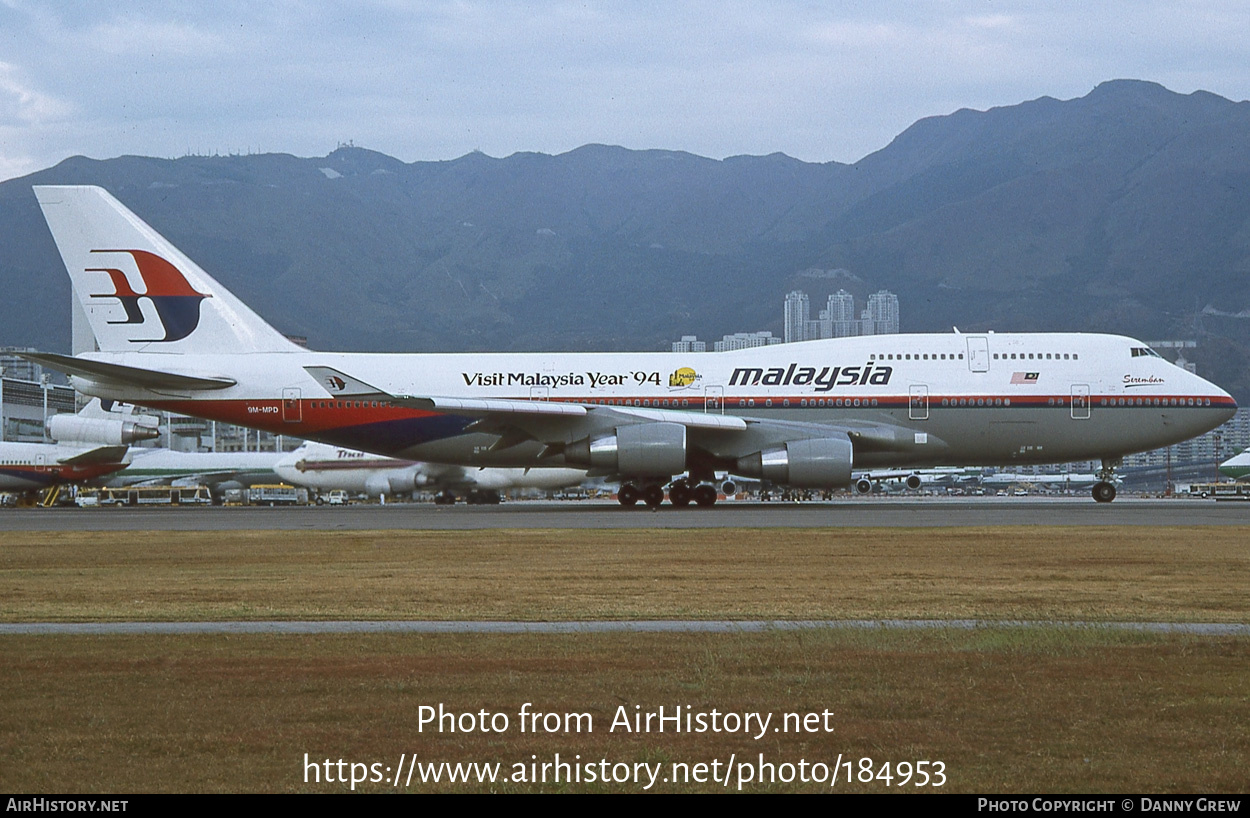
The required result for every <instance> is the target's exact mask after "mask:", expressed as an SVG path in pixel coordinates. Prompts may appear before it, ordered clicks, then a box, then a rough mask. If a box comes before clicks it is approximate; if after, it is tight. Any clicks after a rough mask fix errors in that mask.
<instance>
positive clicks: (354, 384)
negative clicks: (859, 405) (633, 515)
mask: <svg viewBox="0 0 1250 818" xmlns="http://www.w3.org/2000/svg"><path fill="white" fill-rule="evenodd" d="M305 370H306V371H307V372H308V373H309V374H310V375H312V376H313V377H314V378H316V379H317V382H318V383H320V384H321V385H322V386H323V387H324V388H325V389H326V391H327V392H328V393H329V394H330V395H332V396H334V397H343V398H351V399H353V400H354V399H361V400H366V399H368V400H380V401H387V402H389V403H392V404H394V405H398V406H407V407H412V408H416V409H423V410H425V411H433V412H445V413H447V414H452V415H462V416H467V417H470V418H474V420H473V421H472V422H471V423H470V424H468V426H467V427H466V431H470V432H481V433H485V434H491V435H495V436H497V439H496V440H495V442H494V443H492V444H491V446H490V451H492V452H501V451H503V450H506V449H510V448H512V447H515V446H519V445H523V444H525V445H531V444H533V443H535V442H537V443H539V444H541V445H542V447H543V448H542V449H541V451H540V452H539V453H538V455H537V457H538V458H539V459H540V460H546V459H552V462H551V465H553V466H554V465H559V464H557V463H556V462H555V460H554V459H555V458H563V464H564V465H569V466H572V467H575V468H585V469H587V470H588V474H589V475H590V476H592V477H595V476H603V475H617V474H633V473H638V472H639V471H640V470H645V469H654V470H655V472H656V473H657V474H659V473H666V474H676V473H680V472H682V471H688V470H692V469H698V470H699V471H701V472H707V471H714V470H717V469H719V470H731V471H734V472H735V473H737V474H741V475H744V476H748V477H751V476H757V477H764V478H766V479H770V480H775V481H777V482H782V483H788V484H790V485H800V486H801V485H812V486H826V485H838V484H842V485H845V484H848V483H849V482H850V477H851V467H852V464H853V463H854V462H857V461H859V460H860V458H861V457H863V456H864V455H866V454H869V453H871V458H872V459H876V460H877V461H878V462H881V461H885V462H888V461H890V460H898V459H906V460H915V459H916V457H917V455H923V456H924V457H931V458H933V459H934V460H935V461H937V460H939V458H941V457H942V456H943V454H944V453H945V452H946V451H948V450H949V447H948V446H947V444H946V443H945V442H944V441H942V440H940V439H938V438H937V436H935V435H932V434H922V433H918V432H916V431H915V430H913V429H909V428H905V427H902V426H896V425H893V424H890V423H883V422H878V421H871V420H847V421H844V422H841V423H837V424H826V423H811V422H806V421H793V420H783V419H769V420H761V419H757V418H749V417H739V416H735V415H722V414H716V413H709V412H689V411H680V410H673V409H662V408H655V407H637V406H620V405H607V404H598V403H590V402H585V403H564V402H554V401H541V400H510V399H480V400H479V399H463V398H445V397H437V396H428V395H421V396H414V395H394V394H390V393H388V392H385V391H383V390H381V389H378V388H377V387H375V386H372V385H370V384H368V383H365V382H364V381H361V380H359V379H357V378H355V377H353V376H351V375H348V374H346V373H344V372H341V371H339V370H337V369H333V368H331V367H324V366H309V367H305ZM622 452H624V454H621V453H622ZM687 454H688V455H689V457H687ZM629 457H635V458H638V457H641V458H643V461H642V462H641V463H640V462H638V460H637V459H635V460H632V461H630V462H628V463H626V462H625V459H627V458H629ZM791 464H794V465H793V466H792V465H791Z"/></svg>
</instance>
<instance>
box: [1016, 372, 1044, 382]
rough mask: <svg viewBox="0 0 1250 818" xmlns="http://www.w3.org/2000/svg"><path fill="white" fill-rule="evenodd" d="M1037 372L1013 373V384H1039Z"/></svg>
mask: <svg viewBox="0 0 1250 818" xmlns="http://www.w3.org/2000/svg"><path fill="white" fill-rule="evenodd" d="M1037 376H1038V373H1037V372H1012V373H1011V382H1012V383H1037Z"/></svg>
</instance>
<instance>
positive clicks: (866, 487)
mask: <svg viewBox="0 0 1250 818" xmlns="http://www.w3.org/2000/svg"><path fill="white" fill-rule="evenodd" d="M855 491H857V492H859V493H860V494H868V493H869V492H871V491H872V481H871V480H869V479H868V478H867V477H861V478H859V479H858V480H856V481H855Z"/></svg>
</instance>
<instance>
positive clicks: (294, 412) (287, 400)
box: [282, 388, 304, 423]
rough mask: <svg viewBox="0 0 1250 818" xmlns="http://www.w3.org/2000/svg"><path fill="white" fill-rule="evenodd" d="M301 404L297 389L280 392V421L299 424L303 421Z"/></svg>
mask: <svg viewBox="0 0 1250 818" xmlns="http://www.w3.org/2000/svg"><path fill="white" fill-rule="evenodd" d="M303 411H304V410H303V404H302V403H301V401H300V391H299V389H298V388H289V389H283V390H282V419H283V420H284V421H286V422H287V423H299V422H300V421H301V420H303V419H304V415H303Z"/></svg>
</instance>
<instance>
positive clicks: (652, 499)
mask: <svg viewBox="0 0 1250 818" xmlns="http://www.w3.org/2000/svg"><path fill="white" fill-rule="evenodd" d="M642 501H643V502H644V503H646V504H647V505H649V506H651V507H652V508H658V507H659V505H660V503H663V502H664V488H663V487H662V486H657V485H656V484H655V483H652V484H651V485H649V486H647V487H646V488H644V489H643V490H642Z"/></svg>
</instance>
